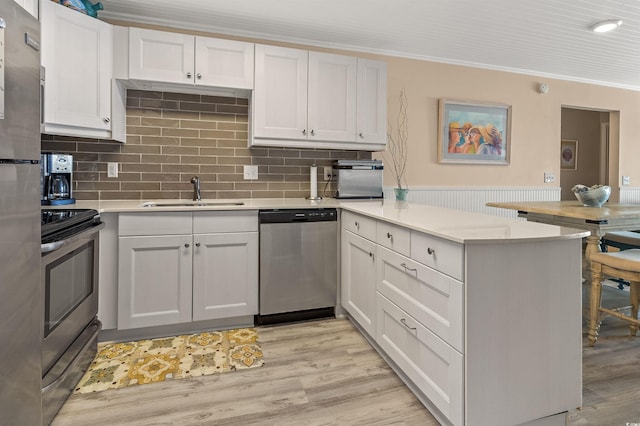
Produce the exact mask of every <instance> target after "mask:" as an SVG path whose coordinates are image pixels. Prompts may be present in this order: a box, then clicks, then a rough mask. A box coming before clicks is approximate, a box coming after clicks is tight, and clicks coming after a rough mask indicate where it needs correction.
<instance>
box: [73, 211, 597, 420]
mask: <svg viewBox="0 0 640 426" xmlns="http://www.w3.org/2000/svg"><path fill="white" fill-rule="evenodd" d="M176 201H177V200H176ZM205 201H206V200H205ZM211 201H222V200H211ZM233 201H234V202H242V204H241V205H236V204H233V205H229V203H226V204H227V205H217V206H216V205H207V206H196V207H189V206H175V207H171V206H170V207H143V205H144V202H143V201H139V200H138V201H103V202H79V203H78V207H92V208H96V209H97V210H99V211H100V212H101V213H102V215H103V216H104V217H103V220H104V221H105V222H106V224H107V227H106V228H105V233H104V234H103V236H104V238H102V240H101V256H102V257H103V264H101V271H102V272H103V273H104V274H106V275H105V276H104V277H103V278H104V282H102V281H101V286H102V288H101V294H100V296H101V298H102V299H101V312H100V315H101V316H102V317H103V318H102V320H103V322H104V323H105V324H107V326H106V328H110V327H117V322H115V323H114V322H113V320H114V318H113V317H112V318H109V316H110V315H113V313H112V312H109V309H111V310H113V309H115V308H116V307H117V305H114V304H113V293H117V280H115V277H117V269H118V264H117V262H116V261H114V259H113V258H112V260H109V259H108V258H109V257H113V255H114V253H115V255H116V257H115V259H117V232H118V216H119V215H120V214H126V215H129V216H130V215H135V214H143V215H145V214H149V213H153V214H156V215H161V214H162V213H163V212H165V213H168V212H187V213H188V212H194V211H195V212H196V213H197V212H205V211H209V212H211V211H214V212H215V211H221V212H233V211H236V212H238V213H239V214H240V213H247V212H256V213H257V211H258V210H260V209H263V208H318V207H332V208H333V207H337V208H339V209H340V211H341V220H340V229H341V235H340V237H341V238H340V240H341V242H340V244H341V247H340V250H339V251H340V259H341V270H340V277H339V279H340V292H339V295H340V296H339V298H340V300H338V301H337V305H338V306H341V307H342V308H343V309H344V311H345V312H346V315H347V316H348V317H349V318H350V319H351V321H352V322H353V323H354V324H356V326H357V327H358V329H359V330H360V331H361V332H362V333H363V335H364V336H365V337H366V338H367V339H368V340H369V342H370V343H371V344H372V345H373V346H374V347H375V348H376V349H377V350H378V352H380V354H381V355H382V356H383V357H384V358H385V360H387V362H388V363H389V364H390V365H391V366H392V368H393V369H394V370H395V371H396V372H397V373H398V375H399V376H400V377H401V378H402V379H403V380H404V381H405V383H406V384H407V386H408V387H409V388H410V389H411V390H412V391H413V392H414V393H415V394H416V396H417V397H418V398H419V399H420V400H421V401H422V403H423V404H424V405H425V406H427V408H429V410H430V411H431V412H432V413H433V414H434V416H435V417H436V418H437V419H438V420H439V421H440V422H441V423H443V424H454V425H463V424H464V425H486V424H492V425H517V424H528V425H536V424H544V425H556V424H557V425H560V424H562V425H564V424H565V423H564V422H565V419H566V413H567V412H568V411H569V410H572V409H575V408H577V407H580V405H581V391H582V389H581V388H582V379H581V368H582V367H581V351H582V347H581V345H582V343H581V302H580V301H581V293H580V292H581V289H580V285H579V284H580V277H581V239H582V238H583V237H585V236H586V235H587V234H588V233H587V232H586V231H579V230H575V229H570V228H561V227H557V226H551V225H545V224H539V223H529V222H525V221H521V220H513V219H505V218H500V217H494V216H487V215H479V214H473V213H468V212H464V211H458V210H451V209H443V208H438V207H432V206H426V205H417V204H396V203H395V202H393V201H389V200H386V201H357V202H354V201H351V202H345V201H337V200H333V199H325V200H322V201H309V200H303V199H249V200H233ZM89 205H90V206H89ZM194 215H195V213H194ZM256 220H257V219H256ZM110 233H111V235H110ZM337 251H338V250H337ZM113 286H116V287H113ZM103 296H104V297H103ZM110 298H111V299H110ZM110 301H111V302H110Z"/></svg>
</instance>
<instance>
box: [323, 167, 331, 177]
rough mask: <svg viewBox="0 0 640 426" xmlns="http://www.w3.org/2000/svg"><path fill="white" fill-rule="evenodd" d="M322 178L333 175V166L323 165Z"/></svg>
mask: <svg viewBox="0 0 640 426" xmlns="http://www.w3.org/2000/svg"><path fill="white" fill-rule="evenodd" d="M323 174H324V180H331V179H332V177H333V167H331V166H324V173H323Z"/></svg>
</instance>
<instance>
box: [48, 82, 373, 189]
mask: <svg viewBox="0 0 640 426" xmlns="http://www.w3.org/2000/svg"><path fill="white" fill-rule="evenodd" d="M248 110H249V106H248V100H247V99H244V98H234V97H222V96H205V95H193V94H179V93H169V92H152V91H140V90H129V91H128V93H127V117H126V124H127V142H126V143H125V144H122V143H119V142H115V141H105V140H99V139H86V138H74V137H67V136H55V135H42V145H41V147H42V151H43V152H63V153H69V154H73V163H74V182H73V191H74V197H75V198H76V199H78V200H148V199H190V198H191V196H192V194H193V186H192V185H191V183H190V182H189V181H190V180H191V178H192V177H193V176H195V175H198V176H200V182H201V184H200V187H201V192H202V198H208V199H216V198H217V199H221V198H300V197H306V196H308V195H309V167H310V166H311V165H312V164H313V163H315V164H316V165H317V166H318V173H319V176H318V194H319V195H322V196H331V194H332V193H333V191H335V186H334V185H333V183H332V184H331V185H329V186H328V187H327V188H326V190H325V181H324V180H323V179H322V167H323V166H329V165H331V164H332V162H333V161H334V160H337V159H361V160H370V159H371V153H370V152H366V151H342V150H321V149H294V148H266V147H256V148H248V147H247V146H248V119H249V117H248ZM108 162H117V163H119V174H118V177H117V178H108V177H107V163H108ZM244 165H257V166H258V180H255V181H249V180H244V178H243V166H244Z"/></svg>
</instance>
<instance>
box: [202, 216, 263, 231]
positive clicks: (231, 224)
mask: <svg viewBox="0 0 640 426" xmlns="http://www.w3.org/2000/svg"><path fill="white" fill-rule="evenodd" d="M254 231H255V232H257V231H258V211H257V210H249V211H244V210H230V211H207V212H196V213H194V214H193V233H194V234H211V233H224V232H254Z"/></svg>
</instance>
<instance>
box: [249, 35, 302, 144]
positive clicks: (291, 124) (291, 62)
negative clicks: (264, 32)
mask: <svg viewBox="0 0 640 426" xmlns="http://www.w3.org/2000/svg"><path fill="white" fill-rule="evenodd" d="M255 52H256V56H255V60H256V67H255V68H256V75H255V91H254V95H253V96H254V105H255V109H254V129H253V136H254V137H259V138H274V139H276V138H280V139H306V137H307V136H306V135H307V68H308V52H307V51H306V50H299V49H289V48H285V47H277V46H265V45H260V44H257V45H256V47H255Z"/></svg>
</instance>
